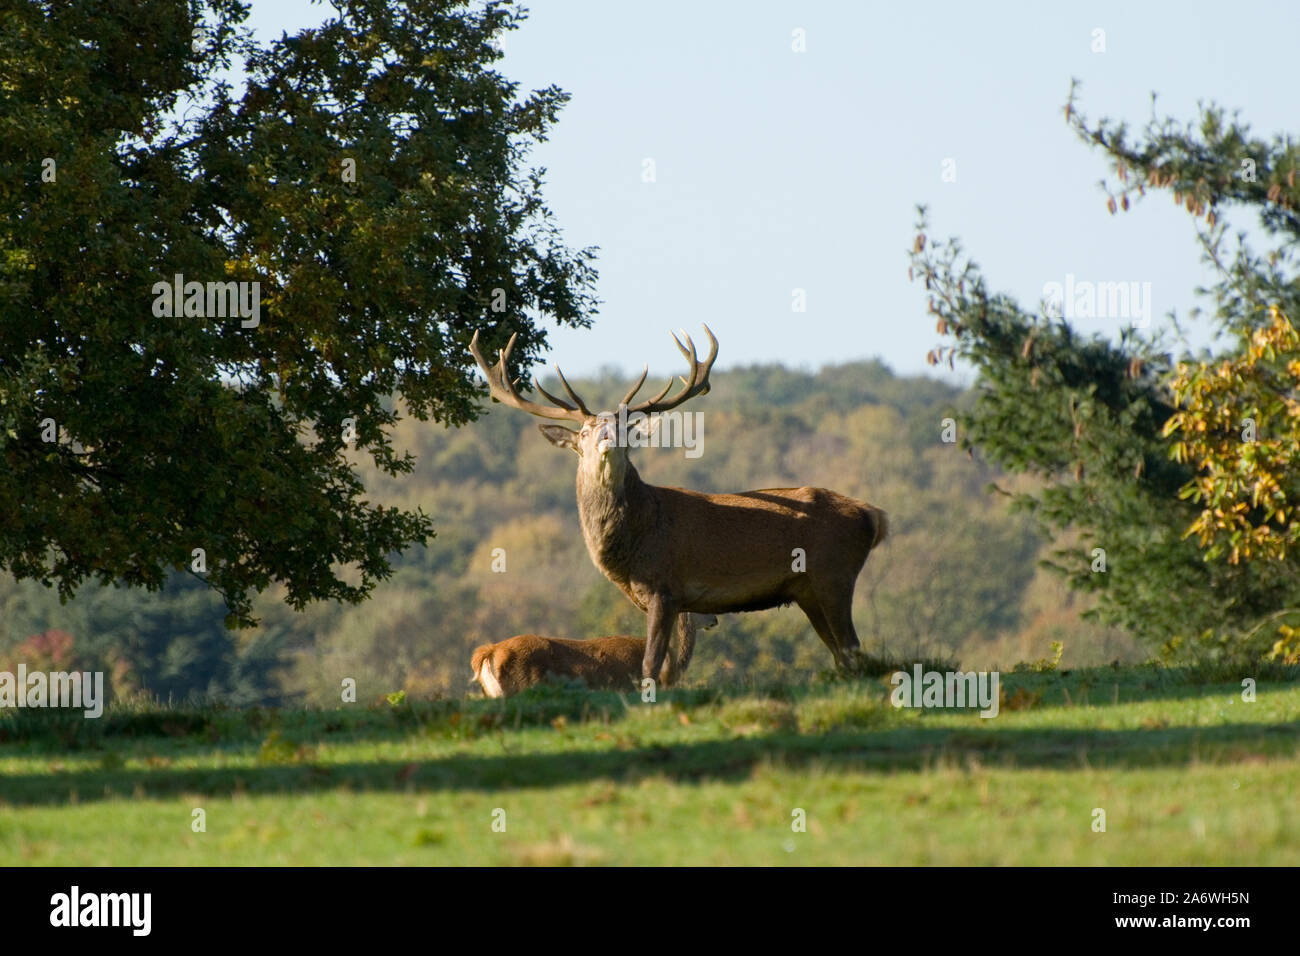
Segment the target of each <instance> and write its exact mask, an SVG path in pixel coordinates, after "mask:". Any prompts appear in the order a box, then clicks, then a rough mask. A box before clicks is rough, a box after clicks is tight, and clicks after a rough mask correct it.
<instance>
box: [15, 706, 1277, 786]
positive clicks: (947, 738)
mask: <svg viewBox="0 0 1300 956" xmlns="http://www.w3.org/2000/svg"><path fill="white" fill-rule="evenodd" d="M1298 746H1300V721H1292V722H1288V723H1281V724H1226V725H1216V726H1211V727H1169V728H1160V729H1150V730H1059V729H1033V730H1030V729H1025V730H1019V729H1016V730H1011V729H1002V730H981V729H962V728H935V727H924V726H908V727H902V728H895V729H891V730H884V731H864V732H844V731H836V732H830V733H826V734H820V735H800V734H796V733H767V734H754V735H750V736H740V737H736V738H733V739H726V740H709V741H702V742H689V743H675V744H671V745H658V746H625V747H623V748H621V749H620V748H615V749H607V750H600V751H576V752H563V753H547V754H510V753H504V754H497V755H482V754H453V755H450V756H446V757H439V758H434V759H428V760H416V761H409V762H405V761H391V760H383V761H375V762H353V763H337V764H336V763H323V762H314V761H313V760H312V759H311V757H310V755H308V756H306V757H298V758H296V757H295V756H294V755H293V753H292V752H291V751H286V752H285V753H284V754H283V755H282V760H283V762H281V763H271V764H267V765H258V766H251V767H225V768H212V769H203V768H200V769H190V768H182V769H155V768H149V769H139V770H136V769H110V768H105V767H92V768H88V769H84V770H73V771H63V772H59V773H57V774H50V773H40V774H16V775H15V774H10V775H6V776H4V777H0V803H3V804H7V805H10V806H33V805H62V804H69V803H74V802H75V803H87V802H94V801H100V800H107V799H114V798H135V799H145V798H150V797H174V796H178V795H181V794H187V795H190V794H192V795H196V796H211V797H229V796H233V795H257V794H307V793H313V792H327V791H345V792H409V793H419V792H450V791H459V790H479V791H499V790H509V789H517V788H534V787H554V786H562V785H566V784H575V783H584V782H589V781H594V780H612V781H616V782H623V783H629V782H636V781H637V780H639V779H643V778H646V777H662V778H665V779H668V780H672V781H675V782H678V783H685V784H690V783H699V782H705V781H724V782H725V781H735V780H739V779H743V778H745V777H747V776H749V775H750V774H751V773H752V772H753V771H754V769H755V768H756V767H758V766H760V765H764V764H770V765H775V766H785V767H791V768H799V767H805V766H808V765H810V764H816V765H818V766H820V767H822V768H825V769H828V770H832V771H841V772H843V771H859V772H868V773H870V772H881V773H887V772H894V771H899V770H912V771H915V770H921V769H925V768H942V767H956V768H964V767H970V766H972V764H973V763H975V762H977V763H978V765H979V766H982V767H1005V768H1055V769H1079V768H1083V767H1091V768H1103V767H1105V768H1143V767H1174V766H1186V765H1187V764H1188V763H1189V762H1197V763H1200V764H1224V765H1227V764H1235V763H1248V762H1260V761H1263V760H1266V759H1268V758H1269V757H1291V756H1294V755H1295V753H1296V751H1297V747H1298ZM263 749H265V748H263Z"/></svg>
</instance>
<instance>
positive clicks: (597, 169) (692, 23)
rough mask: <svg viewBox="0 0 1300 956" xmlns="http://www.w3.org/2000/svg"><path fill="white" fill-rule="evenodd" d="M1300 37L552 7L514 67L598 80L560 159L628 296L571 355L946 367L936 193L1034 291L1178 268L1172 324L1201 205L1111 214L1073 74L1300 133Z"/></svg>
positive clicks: (1200, 9) (953, 7) (1189, 14)
mask: <svg viewBox="0 0 1300 956" xmlns="http://www.w3.org/2000/svg"><path fill="white" fill-rule="evenodd" d="M1134 7H1136V9H1135V8H1134ZM329 12H331V11H330V9H329V8H328V7H325V6H321V5H319V4H317V5H312V4H310V3H308V2H307V0H253V15H252V23H253V25H254V27H255V28H256V29H257V30H258V33H259V36H261V37H263V38H265V37H267V36H268V35H270V34H273V33H278V31H280V30H282V29H283V30H290V31H292V30H293V29H295V28H297V27H299V26H303V25H307V24H310V23H316V22H320V21H321V20H322V19H323V18H324V17H325V15H326V14H327V13H329ZM1298 27H1300V12H1297V8H1296V7H1294V6H1292V5H1289V4H1286V3H1268V2H1262V3H1252V4H1250V5H1249V6H1236V7H1234V6H1232V5H1223V4H1218V3H1214V4H1212V3H1207V2H1191V3H1186V2H1179V3H1143V4H1137V5H1130V4H1123V3H1074V4H1068V5H1066V4H1043V3H1006V2H1001V3H996V4H992V5H978V4H969V3H929V4H924V5H909V4H893V3H890V4H884V3H853V2H848V0H841V2H816V3H807V2H805V3H796V2H764V3H758V2H725V3H724V2H711V3H705V2H700V0H696V2H678V0H663V2H659V3H655V4H641V3H635V4H634V3H613V2H601V0H539V2H535V3H533V4H532V5H531V6H530V18H529V20H528V22H527V23H525V25H524V26H523V28H522V29H521V30H519V31H516V32H515V33H513V34H511V35H510V36H509V38H508V39H507V41H506V58H505V60H504V61H503V64H502V67H501V69H502V70H503V72H504V73H505V74H506V75H507V76H508V77H510V78H511V79H513V80H516V81H518V82H519V83H520V84H521V86H522V87H523V88H525V89H532V88H536V87H541V86H545V85H547V84H549V83H555V84H558V85H559V86H560V87H561V88H563V89H565V90H567V91H568V92H569V93H571V94H572V96H573V99H572V101H571V102H570V104H569V106H568V107H567V108H566V109H565V110H564V112H563V113H562V114H561V116H560V120H559V123H558V125H557V126H556V127H555V129H554V131H553V135H552V136H551V139H550V141H549V142H547V143H546V144H544V145H542V146H541V147H540V148H539V149H537V150H536V152H535V163H536V164H537V165H542V166H545V167H547V170H548V173H547V177H546V179H547V187H546V194H547V196H548V199H549V201H550V204H551V206H552V208H553V209H554V211H555V213H556V218H557V222H558V224H559V225H560V227H561V228H562V229H563V231H564V234H565V237H566V240H567V241H568V242H569V244H570V245H572V246H575V247H576V246H586V245H598V246H600V253H599V260H598V263H597V266H598V268H599V270H600V282H599V288H598V294H599V295H600V297H601V299H602V300H603V305H602V306H601V312H600V315H599V316H598V317H597V319H596V323H595V324H594V325H593V327H592V328H591V329H588V330H559V331H556V330H554V329H553V328H552V330H551V333H550V340H551V343H552V346H553V352H552V360H558V361H559V362H560V363H561V364H562V366H563V367H564V368H565V370H566V371H571V372H573V373H575V374H584V373H588V372H591V371H594V370H596V369H597V368H599V367H600V366H602V365H612V366H617V367H620V368H622V369H624V370H627V371H629V372H630V371H631V370H633V369H634V368H635V369H637V370H639V368H640V366H641V364H642V363H643V362H645V361H649V362H650V365H651V369H652V371H653V370H658V371H657V373H656V374H662V373H663V372H665V371H672V370H673V369H675V367H676V366H677V365H678V364H680V362H681V358H680V356H679V355H678V354H677V351H676V349H675V348H674V347H673V345H672V342H671V340H670V339H669V337H668V332H669V330H670V329H676V328H678V327H685V328H686V329H687V330H688V331H690V332H692V333H693V334H694V333H695V332H696V331H697V330H698V329H699V326H700V323H701V322H707V323H708V324H709V325H710V327H711V328H712V329H713V330H714V332H715V333H716V334H717V335H718V338H719V339H720V341H721V351H720V356H719V360H718V368H724V367H727V366H730V365H737V364H748V363H753V362H775V361H779V362H785V363H787V364H789V365H794V366H799V367H803V368H816V367H818V366H820V365H823V364H826V363H831V362H842V361H848V360H853V359H861V358H868V357H873V356H879V357H880V358H882V359H883V360H884V361H886V362H887V363H888V364H889V365H890V366H891V367H893V368H894V369H895V371H898V372H904V373H910V372H917V371H921V370H923V369H925V367H926V366H925V353H926V351H927V350H928V349H929V348H931V347H933V346H934V345H935V344H937V342H938V338H937V336H936V335H935V332H934V326H933V323H932V321H930V320H929V319H928V317H927V316H926V313H925V297H924V294H923V291H922V290H921V288H920V287H919V286H918V285H914V284H910V283H909V282H908V281H907V275H906V271H907V257H906V250H907V248H908V246H909V245H910V243H911V239H912V235H913V232H912V224H913V221H914V206H915V204H916V203H918V202H923V203H925V204H927V205H928V206H929V207H930V217H931V223H932V225H931V234H932V235H935V236H939V237H942V236H947V235H953V234H955V235H958V236H960V237H961V239H962V240H963V243H964V245H965V247H966V249H967V250H968V251H969V252H970V253H971V254H972V255H973V256H974V258H975V259H976V261H977V262H979V264H980V265H981V266H982V267H983V269H984V271H985V274H986V276H987V277H988V279H989V280H990V283H991V285H992V286H993V288H995V289H1000V290H1005V291H1008V292H1011V293H1013V294H1015V295H1016V296H1017V297H1019V298H1020V300H1021V302H1022V304H1024V305H1033V304H1035V303H1037V301H1038V300H1039V298H1040V296H1041V292H1042V288H1043V285H1044V283H1046V282H1051V281H1057V282H1064V280H1065V276H1066V274H1067V273H1073V274H1074V275H1075V277H1076V278H1077V279H1085V280H1093V281H1124V280H1132V281H1144V282H1150V283H1151V284H1152V299H1153V303H1154V313H1155V317H1156V323H1157V324H1160V323H1161V318H1162V317H1163V315H1164V314H1165V313H1166V312H1167V311H1168V310H1169V309H1171V308H1174V309H1177V310H1178V313H1179V315H1180V317H1185V316H1186V314H1187V311H1188V309H1189V308H1190V307H1192V306H1193V305H1194V304H1195V301H1196V300H1195V298H1194V296H1193V294H1192V290H1193V288H1194V287H1195V286H1196V285H1197V284H1198V283H1200V282H1204V281H1205V280H1206V278H1207V274H1206V273H1205V272H1204V270H1203V269H1202V267H1201V266H1200V265H1199V264H1198V262H1199V260H1198V248H1197V245H1196V242H1195V237H1194V233H1193V231H1192V228H1191V220H1190V217H1188V216H1187V215H1186V213H1182V212H1179V211H1178V210H1176V209H1175V207H1174V206H1173V203H1172V202H1171V201H1170V200H1169V198H1168V197H1167V196H1166V195H1164V194H1163V193H1161V194H1159V195H1158V196H1156V197H1152V198H1149V199H1147V200H1146V201H1145V202H1143V203H1141V204H1140V205H1138V206H1137V207H1136V208H1135V209H1134V211H1132V212H1130V213H1128V214H1127V216H1125V215H1123V214H1120V215H1116V216H1111V215H1109V214H1108V213H1107V211H1106V208H1105V196H1104V194H1103V193H1102V192H1101V191H1100V189H1099V188H1098V187H1097V185H1096V183H1097V181H1098V180H1099V179H1100V178H1101V177H1102V176H1103V175H1104V174H1105V171H1106V169H1105V166H1104V163H1103V161H1102V157H1101V155H1100V154H1099V153H1096V152H1094V151H1092V150H1090V149H1089V148H1087V147H1086V146H1085V145H1084V144H1083V143H1082V142H1080V141H1079V140H1078V139H1077V138H1076V137H1075V135H1074V134H1073V133H1072V132H1071V131H1070V130H1069V129H1068V128H1067V126H1066V125H1065V122H1064V119H1063V116H1062V111H1061V107H1062V105H1063V104H1064V102H1065V99H1066V95H1067V92H1068V89H1069V82H1070V78H1071V77H1072V76H1077V77H1078V78H1079V79H1080V80H1081V81H1082V83H1083V86H1082V92H1081V96H1080V99H1079V104H1080V107H1081V109H1082V111H1083V112H1084V113H1085V114H1086V115H1088V116H1089V117H1090V118H1096V117H1098V116H1101V115H1103V114H1105V115H1109V116H1111V117H1114V118H1122V119H1127V120H1128V121H1129V122H1130V125H1131V126H1133V127H1140V126H1141V125H1142V124H1143V123H1144V122H1145V120H1146V118H1147V116H1148V115H1149V112H1150V100H1149V97H1150V92H1151V91H1152V90H1155V91H1157V92H1158V93H1159V94H1160V97H1159V107H1160V111H1161V112H1162V113H1164V112H1168V113H1171V114H1172V115H1175V116H1177V117H1179V118H1185V119H1188V120H1190V119H1192V118H1193V117H1194V115H1195V108H1196V103H1197V100H1198V99H1203V100H1206V101H1216V102H1218V103H1219V104H1220V105H1222V106H1225V107H1227V108H1229V109H1232V108H1240V110H1241V111H1242V115H1243V117H1244V118H1245V119H1246V120H1247V121H1248V122H1249V123H1250V124H1251V126H1252V127H1253V128H1254V130H1255V131H1256V132H1258V133H1260V134H1265V135H1270V136H1271V134H1273V133H1274V132H1279V131H1283V130H1287V129H1292V130H1294V129H1295V125H1296V124H1295V120H1296V112H1295V102H1294V97H1295V93H1296V84H1295V80H1294V63H1295V60H1294V50H1293V45H1294V40H1295V36H1296V35H1297V32H1298V31H1297V28H1298ZM796 28H802V29H803V30H804V31H805V32H806V38H807V40H806V42H807V51H806V52H804V53H795V52H793V51H792V49H791V38H792V31H793V30H794V29H796ZM1095 28H1101V29H1103V30H1105V43H1106V50H1105V52H1104V53H1093V52H1092V51H1091V45H1092V41H1093V30H1094V29H1095ZM949 157H951V158H952V159H954V160H955V161H956V173H957V181H956V182H951V183H945V182H943V181H942V180H941V169H942V167H941V164H942V162H943V160H944V159H945V158H949ZM647 158H650V159H653V160H654V162H655V167H656V176H657V181H656V182H654V183H646V182H643V181H642V169H643V161H644V160H645V159H647ZM1246 224H1247V220H1243V219H1240V214H1236V218H1234V225H1246ZM795 288H802V289H805V290H806V294H807V312H806V313H803V314H796V313H793V312H792V311H791V294H792V290H793V289H795ZM1077 324H1078V325H1079V326H1080V327H1082V328H1084V329H1093V328H1096V329H1101V330H1105V331H1114V330H1117V329H1118V326H1119V325H1120V323H1119V322H1118V321H1114V320H1112V321H1107V320H1094V321H1091V322H1089V321H1087V320H1080V321H1079V322H1078V323H1077ZM699 337H702V335H701V336H699ZM697 338H698V337H697ZM1205 340H1206V339H1205V338H1204V337H1201V341H1205ZM941 374H943V375H945V376H953V375H954V373H950V372H947V371H946V370H945V371H944V372H942V373H941ZM956 377H957V378H960V377H961V376H960V375H958V376H956Z"/></svg>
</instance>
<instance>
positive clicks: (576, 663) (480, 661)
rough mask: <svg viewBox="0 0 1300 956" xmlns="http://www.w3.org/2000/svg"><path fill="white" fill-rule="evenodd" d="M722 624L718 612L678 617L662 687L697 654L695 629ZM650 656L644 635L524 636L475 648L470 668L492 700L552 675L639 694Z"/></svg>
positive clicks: (674, 679) (678, 675) (677, 677)
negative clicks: (586, 637) (587, 637)
mask: <svg viewBox="0 0 1300 956" xmlns="http://www.w3.org/2000/svg"><path fill="white" fill-rule="evenodd" d="M717 623H718V619H717V618H716V617H714V616H713V615H712V614H682V615H681V616H679V617H678V619H677V640H676V642H675V643H674V644H673V646H671V647H670V648H669V650H668V655H667V658H666V659H665V660H664V663H663V667H662V668H661V669H660V672H659V683H660V684H661V685H663V686H670V685H672V684H675V683H676V682H677V681H678V680H680V679H681V676H682V674H684V673H686V668H687V667H688V666H689V665H690V663H691V657H692V656H693V655H694V653H695V631H696V629H697V628H701V627H704V628H709V627H713V626H714V625H716V624H717ZM644 657H645V638H643V637H594V638H592V639H590V640H586V641H571V640H565V639H563V638H558V637H538V636H537V635H536V634H520V635H517V636H516V637H511V638H508V639H507V640H504V641H498V642H497V643H496V644H483V645H482V646H480V647H477V648H475V649H474V656H473V657H472V658H471V659H470V667H471V668H473V670H474V676H473V677H472V678H470V683H473V682H474V681H478V683H479V686H480V687H482V688H483V693H484V694H486V695H487V696H488V697H509V696H510V695H511V694H517V693H519V692H520V691H522V690H527V689H528V688H529V687H534V686H536V685H537V684H540V683H542V682H543V681H544V680H546V679H548V678H550V677H561V678H565V677H580V678H582V680H583V682H584V683H585V684H586V685H587V686H588V687H589V688H591V689H593V690H597V689H600V690H633V689H635V688H636V686H637V683H638V680H639V679H640V677H641V660H642V658H644Z"/></svg>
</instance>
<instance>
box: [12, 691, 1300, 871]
mask: <svg viewBox="0 0 1300 956" xmlns="http://www.w3.org/2000/svg"><path fill="white" fill-rule="evenodd" d="M1280 676H1288V677H1290V678H1291V679H1290V680H1278V681H1274V682H1265V683H1261V684H1260V685H1259V687H1258V689H1257V700H1256V701H1255V702H1254V703H1245V702H1243V701H1242V700H1241V688H1240V684H1239V683H1237V682H1233V683H1223V684H1199V683H1195V682H1193V681H1192V680H1191V679H1190V678H1189V675H1187V674H1184V673H1180V672H1177V671H1170V670H1164V669H1159V668H1150V667H1142V668H1125V669H1118V670H1117V669H1111V668H1103V669H1095V670H1089V671H1075V672H1073V673H1067V674H1058V673H1055V672H1051V671H1047V672H1042V673H1035V672H1029V673H1015V674H1003V689H1004V691H1005V693H1006V695H1007V698H1008V701H1009V703H1008V704H1004V708H1003V711H1002V713H1001V714H1000V716H998V717H997V718H994V719H988V720H985V719H981V718H980V717H978V716H977V715H976V714H975V713H974V712H973V711H967V712H954V711H928V712H920V711H915V710H908V709H903V710H896V709H894V708H892V707H890V706H889V704H888V699H887V698H888V690H889V688H888V686H887V684H885V683H884V682H882V681H880V680H861V681H848V682H840V681H826V682H821V683H817V684H814V685H812V686H804V687H768V688H725V689H685V690H680V691H669V692H666V693H661V694H660V699H659V702H658V703H657V704H653V705H649V704H642V703H641V702H640V700H639V699H638V698H637V697H635V696H631V695H628V696H619V695H616V694H611V693H584V692H582V691H581V690H575V689H573V688H539V689H537V690H535V691H532V692H530V693H528V694H525V695H522V696H520V697H518V698H514V699H512V700H509V701H486V700H481V699H469V700H447V701H432V702H412V703H404V704H400V705H398V706H391V705H389V704H387V703H381V704H378V705H375V706H371V707H366V706H363V705H352V706H350V707H349V706H343V707H340V708H339V709H337V710H330V711H321V710H283V711H267V710H251V711H237V710H227V709H220V708H190V709H185V708H175V709H169V708H164V707H160V706H156V705H147V704H130V703H127V704H123V705H120V706H114V707H110V709H109V710H108V711H107V712H106V713H105V715H104V717H103V718H101V719H100V720H98V721H86V720H82V719H80V718H78V717H73V716H72V715H68V714H55V713H51V712H36V711H32V712H28V711H10V712H7V713H6V714H4V715H3V717H0V864H3V865H15V864H32V865H51V864H55V865H58V864H89V865H96V864H118V865H157V864H162V865H204V864H209V865H211V864H217V865H254V864H255V865H265V864H272V865H274V864H432V865H445V864H570V863H571V864H601V863H604V864H736V863H741V864H885V865H894V864H931V863H933V864H1085V865H1144V864H1274V865H1296V864H1298V863H1300V820H1298V819H1297V814H1296V806H1297V805H1296V798H1295V794H1296V793H1298V792H1300V684H1297V683H1296V682H1295V675H1294V674H1288V675H1280ZM1012 705H1014V706H1015V707H1016V708H1017V709H1009V708H1010V707H1011V706H1012ZM195 808H202V809H203V810H204V811H205V814H206V825H207V829H206V832H201V833H196V832H193V830H192V829H191V820H192V811H193V810H194V809H195ZM1095 808H1101V809H1104V810H1105V812H1106V832H1104V833H1099V832H1094V830H1093V828H1092V826H1093V819H1094V817H1093V811H1094V809H1095ZM796 809H801V810H803V811H804V813H805V815H806V820H807V825H806V832H794V831H793V830H792V827H791V822H792V814H793V812H794V811H795V810H796ZM497 810H503V811H504V814H505V832H495V831H494V829H493V818H494V811H497Z"/></svg>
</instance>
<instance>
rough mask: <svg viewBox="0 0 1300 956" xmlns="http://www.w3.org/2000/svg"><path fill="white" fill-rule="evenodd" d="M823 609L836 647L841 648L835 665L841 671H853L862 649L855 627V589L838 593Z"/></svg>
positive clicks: (826, 602) (825, 603)
mask: <svg viewBox="0 0 1300 956" xmlns="http://www.w3.org/2000/svg"><path fill="white" fill-rule="evenodd" d="M822 607H823V608H824V609H825V612H826V622H827V624H829V625H830V630H831V634H832V635H833V637H834V640H835V646H836V647H837V648H839V653H837V654H836V655H835V663H836V665H837V666H838V667H839V668H840V670H851V669H852V668H853V667H854V666H855V665H856V664H857V663H858V661H859V658H860V656H861V649H862V644H861V642H860V641H859V640H858V632H857V629H856V628H855V627H854V626H853V589H852V588H848V589H846V590H841V591H837V592H836V593H835V595H834V596H832V597H830V598H829V599H828V600H825V601H824V602H823V603H822Z"/></svg>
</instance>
